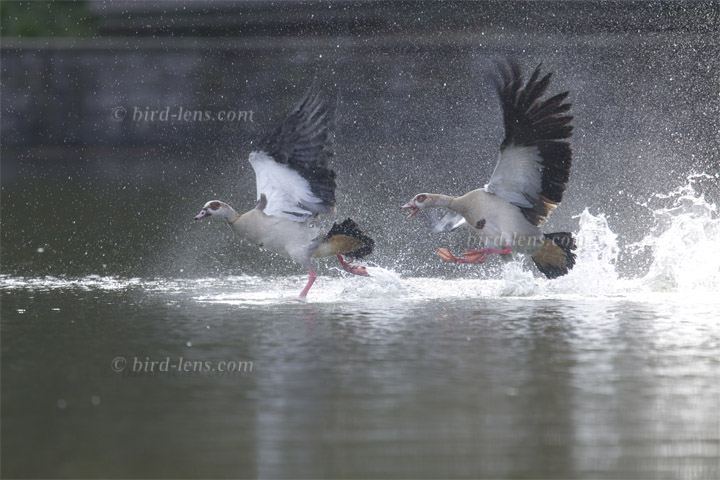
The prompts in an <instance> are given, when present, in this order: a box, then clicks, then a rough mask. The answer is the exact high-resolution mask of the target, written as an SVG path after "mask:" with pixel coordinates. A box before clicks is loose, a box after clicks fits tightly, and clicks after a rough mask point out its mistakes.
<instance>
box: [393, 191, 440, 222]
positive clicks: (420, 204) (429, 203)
mask: <svg viewBox="0 0 720 480" xmlns="http://www.w3.org/2000/svg"><path fill="white" fill-rule="evenodd" d="M434 197H435V195H433V194H431V193H419V194H417V195H415V196H414V197H413V198H412V200H410V201H409V202H408V203H406V204H405V205H403V206H402V207H400V208H402V209H403V210H410V215H408V217H407V218H412V217H413V216H414V215H415V214H416V213H418V212H419V211H420V210H422V209H424V208H428V207H434V206H435V203H437V202H436V199H435V198H434Z"/></svg>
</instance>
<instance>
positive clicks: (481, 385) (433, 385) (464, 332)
mask: <svg viewBox="0 0 720 480" xmlns="http://www.w3.org/2000/svg"><path fill="white" fill-rule="evenodd" d="M376 272H377V275H376V277H377V278H375V279H374V280H372V281H369V282H366V281H365V280H369V279H357V278H351V277H347V278H346V277H340V275H339V274H338V275H337V276H333V277H330V276H326V277H321V278H320V279H319V280H318V284H317V285H316V287H317V290H316V291H315V290H314V291H313V293H314V294H315V297H314V298H313V299H311V300H312V302H311V303H309V304H298V303H296V302H292V301H290V299H291V298H292V295H293V294H296V293H297V292H295V290H297V288H296V287H301V286H302V283H303V281H304V279H303V278H302V277H287V278H277V279H265V280H263V279H260V278H257V277H231V278H228V279H224V280H223V279H206V280H172V279H157V280H140V279H134V280H122V279H114V278H102V277H90V278H82V279H59V278H50V279H40V278H37V279H28V278H12V277H7V276H5V277H2V278H1V280H2V287H3V289H2V292H3V301H2V319H3V322H2V328H3V332H2V333H3V349H2V361H3V365H4V371H3V378H2V390H3V404H2V410H3V411H2V414H3V433H4V434H5V435H6V438H8V439H11V441H6V442H4V443H3V460H4V462H3V463H4V465H3V473H5V474H6V475H7V476H34V477H42V476H52V477H58V476H59V477H62V476H66V477H67V476H73V477H82V476H90V477H100V476H107V475H108V474H109V472H112V474H113V475H117V476H122V477H206V478H207V477H216V478H221V477H248V476H251V477H255V476H260V477H270V478H277V477H290V476H292V477H320V476H325V477H388V476H406V477H447V476H469V477H479V476H484V477H533V478H538V477H581V476H585V477H588V476H598V477H604V478H607V477H623V478H678V477H687V476H691V477H694V478H717V477H718V475H720V467H719V466H718V458H719V455H720V450H719V449H720V443H719V440H718V438H719V437H720V435H719V433H718V432H719V431H720V411H718V409H717V405H718V400H719V399H720V373H718V372H720V360H719V359H720V325H718V323H717V320H716V317H715V312H716V311H717V307H718V304H717V302H716V301H711V300H708V297H707V296H705V299H704V300H702V299H701V298H700V297H698V298H697V299H696V301H694V302H692V303H690V302H687V301H685V300H686V299H685V297H684V296H682V297H681V296H680V295H677V294H668V293H665V294H657V293H652V292H647V291H644V290H642V289H639V288H635V289H634V290H633V289H632V288H630V287H629V285H628V284H626V285H625V287H626V288H625V290H626V291H625V294H622V295H621V294H618V293H617V292H616V293H615V294H613V295H612V296H604V295H598V296H596V297H592V296H584V297H581V296H579V295H576V294H573V293H572V292H571V291H570V292H565V293H548V292H543V291H540V292H538V293H535V294H532V295H529V296H524V297H517V296H514V297H512V296H511V297H497V296H495V293H497V292H498V291H502V290H503V289H504V288H505V285H503V282H504V281H503V280H498V281H481V280H477V281H474V280H467V281H462V280H442V279H435V278H401V277H399V276H397V275H395V274H394V273H393V272H388V271H380V270H376ZM357 280H361V282H358V281H357ZM538 283H539V288H540V289H542V287H543V281H542V280H538ZM392 284H394V289H393V287H391V285H392ZM382 292H385V293H382ZM117 357H123V358H124V359H126V361H127V366H126V368H125V370H124V371H122V372H119V373H118V372H116V371H114V370H113V368H115V364H114V363H113V361H114V360H115V359H116V358H117ZM164 359H169V361H170V362H172V363H177V362H178V361H184V362H186V363H187V362H203V363H204V362H210V364H211V365H212V366H216V365H218V364H219V362H232V361H234V362H252V371H244V372H241V373H232V374H230V373H219V372H207V371H206V372H187V373H183V372H177V371H166V372H162V371H155V372H147V371H145V372H143V371H136V372H133V371H132V370H133V363H134V362H135V361H136V360H137V361H139V362H141V363H142V362H147V361H162V360H164ZM180 359H182V360H180Z"/></svg>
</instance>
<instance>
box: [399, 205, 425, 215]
mask: <svg viewBox="0 0 720 480" xmlns="http://www.w3.org/2000/svg"><path fill="white" fill-rule="evenodd" d="M400 208H402V209H403V210H411V212H410V215H408V216H407V218H412V217H413V216H414V215H415V214H416V213H417V212H419V211H420V209H419V208H418V207H416V206H415V204H414V203H413V202H412V201H410V202H408V203H406V204H405V205H403V206H402V207H400Z"/></svg>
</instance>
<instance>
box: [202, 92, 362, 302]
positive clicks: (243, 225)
mask: <svg viewBox="0 0 720 480" xmlns="http://www.w3.org/2000/svg"><path fill="white" fill-rule="evenodd" d="M332 117H333V115H332V112H331V111H329V110H328V108H327V106H326V103H325V102H324V101H323V100H322V99H321V98H320V95H319V94H318V92H317V88H316V87H315V85H313V86H311V87H310V88H309V89H308V91H307V93H306V94H305V96H304V97H303V98H302V100H301V101H300V103H298V105H297V106H296V107H295V109H293V111H292V112H290V114H289V115H288V117H287V118H286V119H285V121H284V122H283V123H282V124H281V125H280V126H279V127H278V128H277V129H275V131H273V132H272V133H271V134H270V135H268V136H267V137H266V138H265V139H264V140H263V141H262V142H261V143H260V148H259V149H258V150H256V151H253V152H252V153H250V158H249V161H250V165H252V167H253V169H254V170H255V180H256V185H257V205H256V206H255V208H253V209H252V210H250V211H249V212H246V213H243V214H239V213H237V212H235V210H233V208H232V207H230V205H228V204H226V203H224V202H221V201H219V200H211V201H209V202H207V203H206V204H205V206H203V208H202V210H200V213H199V214H198V215H197V216H196V217H195V220H200V219H202V218H205V217H217V218H224V219H225V220H226V221H227V223H228V225H230V227H231V228H232V229H233V230H234V231H235V233H237V234H238V235H239V236H240V237H242V238H244V239H246V240H248V241H249V242H251V243H254V244H255V245H258V246H260V247H264V248H266V249H267V250H270V251H271V252H275V253H278V254H280V255H283V256H287V257H290V258H291V259H293V260H294V261H296V262H298V263H299V264H300V265H302V266H304V267H305V268H307V269H308V271H309V274H310V278H309V279H308V282H307V284H306V285H305V288H303V289H302V292H300V296H299V298H298V300H300V301H306V299H307V294H308V291H309V290H310V287H312V285H313V283H314V282H315V278H316V275H315V271H314V270H313V267H312V263H311V260H312V259H313V258H320V257H329V256H332V255H336V256H337V258H338V260H339V261H340V265H341V266H342V268H343V269H344V270H345V271H347V272H350V273H352V274H355V275H361V276H368V273H367V271H366V269H365V267H357V266H354V265H352V262H349V261H346V260H345V259H344V258H343V255H347V256H349V257H352V258H362V257H364V256H365V255H368V254H370V253H371V252H372V250H373V246H374V243H375V242H374V241H373V240H372V239H371V238H370V237H368V236H366V235H365V234H363V233H362V232H361V231H360V230H359V229H358V227H357V225H356V224H355V222H353V221H352V220H351V219H349V218H348V219H347V220H345V221H344V222H342V223H340V224H337V223H335V224H334V225H333V226H332V228H331V229H330V230H329V231H328V232H327V233H324V232H320V231H318V230H316V229H315V228H314V227H313V226H311V225H310V220H311V219H313V218H315V217H316V216H317V215H318V214H322V213H330V212H334V211H335V186H336V185H335V172H334V171H333V170H332V169H331V168H330V167H328V163H327V162H328V158H329V157H330V156H332V154H333V152H332V149H331V141H332V128H333V118H332Z"/></svg>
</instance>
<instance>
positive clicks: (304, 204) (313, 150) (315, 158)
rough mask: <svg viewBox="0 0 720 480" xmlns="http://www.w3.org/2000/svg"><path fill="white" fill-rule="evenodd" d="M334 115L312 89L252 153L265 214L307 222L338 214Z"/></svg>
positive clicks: (258, 196) (313, 86)
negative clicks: (333, 164) (332, 162)
mask: <svg viewBox="0 0 720 480" xmlns="http://www.w3.org/2000/svg"><path fill="white" fill-rule="evenodd" d="M333 126H334V121H333V112H332V111H331V110H330V109H328V107H327V104H326V103H325V101H324V100H323V99H322V98H321V97H320V94H319V91H318V87H317V85H316V83H313V85H311V86H310V88H309V89H308V90H307V92H306V93H305V95H304V96H303V98H302V99H301V100H300V102H299V103H298V104H297V105H296V106H295V108H294V109H293V110H292V111H291V112H290V114H289V115H288V116H287V118H286V119H285V120H284V121H283V122H282V124H280V125H279V126H278V127H277V128H276V129H275V130H274V131H273V132H271V133H270V134H269V135H268V136H267V137H265V139H263V141H262V142H260V150H258V151H255V152H252V153H251V154H250V159H249V160H250V164H251V165H252V167H253V169H254V170H255V179H256V185H257V198H258V199H260V196H261V195H262V194H265V196H266V197H267V206H266V208H265V213H266V214H268V215H275V216H281V217H284V218H288V219H290V220H295V221H298V222H302V221H305V220H307V219H308V218H310V217H312V216H315V215H317V214H321V213H328V212H331V211H333V210H334V209H335V187H336V184H335V172H334V171H333V170H332V169H331V168H330V167H329V166H328V160H329V158H330V157H331V156H332V155H333V151H332V143H333V142H332V141H333Z"/></svg>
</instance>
